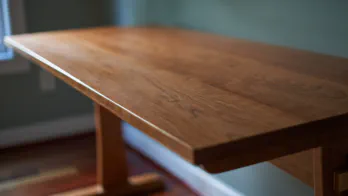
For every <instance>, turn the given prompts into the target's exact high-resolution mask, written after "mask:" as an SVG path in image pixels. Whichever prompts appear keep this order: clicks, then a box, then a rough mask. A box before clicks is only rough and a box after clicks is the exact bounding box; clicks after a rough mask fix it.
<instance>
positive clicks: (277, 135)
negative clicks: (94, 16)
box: [5, 27, 348, 172]
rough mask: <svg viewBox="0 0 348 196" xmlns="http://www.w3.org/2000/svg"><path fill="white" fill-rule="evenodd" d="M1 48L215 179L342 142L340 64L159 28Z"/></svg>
mask: <svg viewBox="0 0 348 196" xmlns="http://www.w3.org/2000/svg"><path fill="white" fill-rule="evenodd" d="M5 42H6V44H7V45H9V46H11V47H13V48H14V49H15V50H16V51H18V52H19V53H21V54H22V55H24V56H26V57H28V58H29V59H31V60H33V61H34V62H36V63H38V64H40V65H41V66H42V67H43V68H45V69H47V70H49V71H50V72H51V73H53V74H54V75H55V76H57V77H59V78H61V79H62V80H64V81H65V82H67V83H68V84H70V85H71V86H73V87H74V88H76V89H77V90H79V91H80V92H82V93H84V94H85V95H87V96H88V97H90V98H91V99H93V100H94V101H95V102H97V103H99V104H100V105H102V106H104V107H105V108H107V109H109V110H110V111H112V112H113V113H114V114H116V115H117V116H119V117H120V118H122V119H123V120H125V121H127V122H128V123H130V124H131V125H133V126H135V127H137V128H139V129H140V130H142V131H143V132H145V133H147V134H148V135H150V136H151V137H152V138H154V139H156V140H158V141H159V142H161V143H162V144H164V145H165V146H167V147H168V148H170V149H171V150H173V151H175V152H177V153H178V154H180V155H181V156H182V157H184V158H185V159H187V160H188V161H190V162H192V163H194V164H198V165H202V167H203V168H206V169H207V170H208V171H211V172H221V171H225V170H229V169H234V168H238V167H242V166H245V165H249V164H253V163H256V162H261V161H266V160H271V159H274V158H277V157H280V156H285V155H288V154H292V153H296V152H300V151H303V150H307V149H310V148H314V147H318V146H320V145H322V144H323V143H325V142H330V141H334V140H335V139H336V137H342V134H346V135H347V133H344V131H343V130H344V128H347V112H348V97H347V95H348V77H347V75H348V60H347V59H344V58H339V57H333V56H327V55H321V54H315V53H310V52H306V51H300V50H294V49H289V48H283V47H277V46H270V45H266V44H262V43H254V42H249V41H244V40H238V39H231V38H227V37H221V36H215V35H211V34H205V33H198V32H194V31H187V30H179V29H172V28H160V27H153V28H152V27H144V28H116V27H104V28H96V29H84V30H71V31H58V32H47V33H37V34H30V35H18V36H11V37H7V38H6V39H5ZM334 125H335V129H331V127H333V126H334Z"/></svg>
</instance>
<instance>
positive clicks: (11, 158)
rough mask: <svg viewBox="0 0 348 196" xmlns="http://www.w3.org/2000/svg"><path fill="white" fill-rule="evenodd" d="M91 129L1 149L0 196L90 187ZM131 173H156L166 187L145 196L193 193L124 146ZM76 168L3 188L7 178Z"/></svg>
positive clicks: (92, 171)
mask: <svg viewBox="0 0 348 196" xmlns="http://www.w3.org/2000/svg"><path fill="white" fill-rule="evenodd" d="M95 140H96V139H95V135H94V133H93V132H91V133H88V134H84V135H77V136H75V137H72V138H70V137H69V138H61V139H56V140H53V141H49V142H44V143H36V144H30V145H25V146H22V147H14V148H8V149H4V150H3V149H0V160H2V161H0V187H1V188H0V195H1V196H47V195H52V194H57V193H60V192H64V191H69V190H72V189H76V188H81V187H88V186H93V185H94V184H96V183H97V181H96V179H97V178H96V177H97V173H96V150H95V147H96V143H95ZM125 150H126V153H127V163H128V164H127V165H128V168H129V174H130V175H134V176H137V175H140V174H143V173H153V172H155V173H158V174H160V175H161V178H162V179H163V180H164V182H165V189H164V190H162V191H160V192H154V193H151V194H148V196H178V195H185V196H196V195H197V194H196V193H194V192H193V191H192V190H191V189H189V188H188V187H187V186H186V185H185V184H184V183H183V182H181V181H180V180H179V179H177V178H175V177H174V176H172V175H171V174H169V173H168V172H167V171H165V170H164V169H163V168H161V167H160V166H159V165H157V164H156V163H154V162H152V161H151V160H149V159H148V158H146V157H145V156H143V155H142V154H141V153H139V152H137V151H136V150H134V149H132V148H130V147H129V146H126V149H125ZM61 168H76V170H77V172H75V173H66V175H57V176H56V177H54V178H50V179H47V178H46V179H45V180H44V181H35V180H34V181H30V182H28V183H26V184H21V185H17V186H15V187H12V188H10V189H6V190H5V189H3V184H4V183H7V182H9V181H14V180H15V181H20V180H21V179H23V178H28V176H33V178H36V176H37V177H38V178H40V176H41V175H42V174H46V172H48V171H52V170H54V171H56V170H61Z"/></svg>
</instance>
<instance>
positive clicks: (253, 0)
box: [0, 0, 348, 196]
mask: <svg viewBox="0 0 348 196" xmlns="http://www.w3.org/2000/svg"><path fill="white" fill-rule="evenodd" d="M1 1H2V13H1V20H3V21H7V20H8V23H9V24H8V25H9V26H10V27H11V30H12V33H13V34H18V33H33V32H40V31H51V30H62V29H72V28H86V27H94V26H103V25H118V26H137V25H164V26H174V27H180V28H186V29H195V30H199V31H204V32H210V33H215V34H220V35H226V36H231V37H237V38H244V39H248V40H254V41H259V42H265V43H269V44H274V45H281V46H287V47H291V48H298V49H304V50H309V51H314V52H319V53H325V54H330V55H335V56H341V57H346V58H348V36H347V35H348V23H347V22H346V19H348V12H347V10H348V1H325V0H304V1H291V0H284V1H277V0H264V1H258V0H245V1H238V0H59V1H58V0H8V1H5V0H1ZM6 2H8V3H9V6H8V11H9V12H10V14H9V16H10V17H9V18H6V9H4V8H6ZM6 23H7V22H3V29H2V32H1V33H2V35H6V34H8V33H9V32H6V28H5V27H6ZM2 52H3V53H4V56H3V57H2V59H3V60H1V61H0V147H2V148H8V147H11V146H17V145H22V144H25V143H33V142H36V141H43V140H47V139H54V138H57V137H62V136H71V135H76V134H81V133H86V132H91V131H93V129H94V122H93V121H94V120H93V103H92V101H91V100H89V99H88V98H86V97H85V96H83V95H81V94H80V93H78V92H76V91H75V90H74V89H72V88H71V87H69V86H68V85H66V84H64V83H63V82H61V81H59V80H56V79H55V78H54V77H53V76H52V75H50V74H49V73H47V72H45V71H43V70H41V69H40V68H39V67H38V66H36V65H33V64H31V63H29V62H28V61H26V60H24V59H22V58H21V57H19V56H18V55H15V56H12V53H11V51H10V50H8V49H5V48H4V49H3V50H2ZM124 127H125V129H126V130H130V131H129V134H134V132H136V131H137V130H134V128H132V127H130V126H129V125H127V124H125V126H124ZM132 131H134V132H132ZM127 133H128V132H127V131H126V136H125V137H127V136H128V137H131V136H130V135H127ZM137 134H138V135H139V134H141V133H137ZM142 137H146V136H142ZM130 142H131V141H130ZM154 143H155V142H154ZM155 145H159V144H155ZM159 146H160V145H159ZM164 150H165V149H164ZM166 153H168V154H170V152H166ZM145 154H146V152H145ZM171 156H173V157H175V159H176V160H178V162H180V164H184V165H185V164H187V163H185V161H183V160H179V159H180V158H179V157H176V155H175V154H171ZM5 161H6V160H4V159H0V162H5ZM163 164H165V163H163ZM178 164H179V163H178ZM187 167H192V170H194V171H195V172H203V171H199V170H200V169H199V168H196V167H194V166H191V165H189V164H187ZM173 173H175V171H173ZM176 175H179V178H181V177H182V176H180V174H176ZM207 175H208V174H207ZM212 178H214V179H216V180H217V181H216V182H217V183H221V184H220V185H219V186H223V187H225V188H227V189H231V190H233V191H232V192H234V193H233V194H235V195H245V196H249V195H251V196H254V195H255V196H273V195H274V196H275V195H283V196H287V195H289V196H290V195H298V196H301V195H303V196H309V195H313V190H312V188H311V187H309V186H307V185H305V184H304V183H302V182H301V181H299V180H297V179H295V178H294V177H292V176H290V175H288V174H287V173H285V172H284V171H282V170H280V169H278V168H276V167H274V166H273V165H271V164H269V163H261V164H258V165H253V166H250V167H247V168H242V169H239V170H235V171H231V172H225V173H222V174H219V175H214V176H212ZM187 183H188V184H189V185H190V182H187ZM191 183H192V184H194V183H193V182H191ZM195 183H196V182H195ZM275 185H276V186H275ZM194 186H196V187H194V188H196V189H199V186H200V185H199V184H195V185H194ZM200 188H201V190H202V187H200ZM203 189H204V188H203ZM205 189H206V190H204V191H206V192H207V193H208V192H209V191H212V190H208V189H210V188H209V186H207V187H205ZM229 194H232V193H231V192H230V193H229Z"/></svg>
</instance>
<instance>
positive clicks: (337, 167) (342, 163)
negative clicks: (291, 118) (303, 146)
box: [313, 145, 348, 196]
mask: <svg viewBox="0 0 348 196" xmlns="http://www.w3.org/2000/svg"><path fill="white" fill-rule="evenodd" d="M346 146H347V145H344V146H341V147H338V146H326V147H319V148H316V149H315V150H314V156H313V157H314V191H315V196H340V195H343V192H344V191H345V189H347V184H346V182H344V181H346V179H344V178H340V176H343V177H345V176H346V175H344V172H345V171H347V170H346V168H347V155H348V150H347V147H346ZM342 182H343V185H342ZM345 194H346V192H345Z"/></svg>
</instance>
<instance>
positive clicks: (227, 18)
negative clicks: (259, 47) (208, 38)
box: [119, 0, 348, 57]
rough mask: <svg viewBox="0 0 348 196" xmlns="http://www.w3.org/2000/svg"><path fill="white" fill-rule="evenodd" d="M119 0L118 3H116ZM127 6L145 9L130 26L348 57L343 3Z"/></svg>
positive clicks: (213, 1) (187, 1)
mask: <svg viewBox="0 0 348 196" xmlns="http://www.w3.org/2000/svg"><path fill="white" fill-rule="evenodd" d="M124 1H125V0H119V2H124ZM128 2H133V7H132V9H133V10H139V9H142V8H139V7H143V5H144V4H145V5H146V13H145V14H142V15H139V16H136V17H138V18H136V19H135V20H133V24H134V23H136V24H162V25H166V26H177V27H182V28H189V29H196V30H200V31H206V32H212V33H216V34H222V35H227V36H233V37H238V38H245V39H249V40H254V41H260V42H266V43H270V44H275V45H282V46H289V47H293V48H299V49H305V50H310V51H315V52H320V53H326V54H331V55H337V56H343V57H348V39H347V35H348V25H347V24H348V23H347V19H348V11H347V10H348V1H326V0H304V1H291V0H282V1H277V0H263V1H258V0H246V1H238V0H175V1H172V0H142V1H136V0H128ZM144 2H146V3H144ZM124 8H127V7H122V9H124ZM127 9H130V8H129V7H128V8H127ZM124 12H125V11H124ZM143 12H144V11H143ZM144 21H145V22H144Z"/></svg>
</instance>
